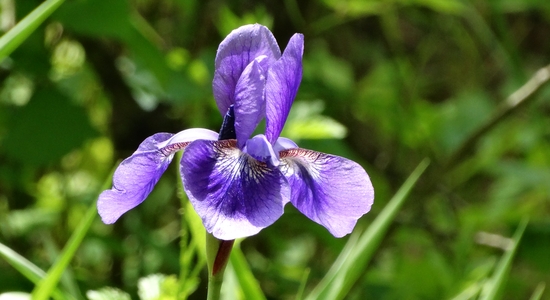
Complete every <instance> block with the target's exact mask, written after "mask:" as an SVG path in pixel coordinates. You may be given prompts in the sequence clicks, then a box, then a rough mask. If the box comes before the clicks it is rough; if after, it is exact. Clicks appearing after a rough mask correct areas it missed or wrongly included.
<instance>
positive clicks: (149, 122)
mask: <svg viewBox="0 0 550 300" xmlns="http://www.w3.org/2000/svg"><path fill="white" fill-rule="evenodd" d="M40 3H41V1H38V0H27V1H15V0H2V1H0V31H2V32H6V31H8V30H9V29H10V28H11V27H13V26H14V24H15V22H17V21H19V20H21V19H22V18H23V17H24V16H26V15H27V14H28V13H29V12H30V11H32V10H33V9H34V8H35V7H37V6H38V5H39V4H40ZM254 22H258V23H262V24H264V25H266V26H268V27H270V28H271V29H272V31H273V32H274V34H275V36H276V38H277V39H278V41H279V43H280V45H281V46H282V47H281V48H284V46H285V44H286V42H287V41H288V38H289V37H290V36H291V35H292V34H293V33H295V32H301V33H304V35H305V38H306V43H305V54H304V78H303V82H302V85H301V88H300V90H299V93H298V96H297V99H296V103H295V105H294V107H293V110H292V111H291V114H290V116H289V120H288V121H287V125H286V128H285V132H284V135H285V136H288V137H291V138H293V139H294V140H296V141H297V142H298V143H299V145H300V146H302V147H304V148H309V149H315V150H318V151H323V152H328V153H334V154H338V155H341V156H345V157H348V158H351V159H354V160H356V161H358V162H359V163H361V164H362V165H363V166H364V167H365V169H366V170H367V171H368V172H369V174H370V175H371V177H372V180H373V182H374V186H375V191H376V198H375V205H374V207H373V209H372V212H370V213H369V214H368V215H367V216H365V217H364V218H362V219H361V220H360V222H359V224H358V228H359V229H363V228H366V227H368V225H369V224H370V223H371V222H372V220H373V219H374V217H375V216H376V215H377V214H378V213H379V212H380V211H381V210H382V209H383V208H384V206H385V204H386V203H387V201H388V199H390V198H391V195H392V194H393V193H394V192H395V191H396V190H397V188H398V187H399V186H400V185H401V184H402V183H403V181H404V180H405V179H406V178H407V176H408V175H409V174H410V173H411V172H412V171H413V169H414V168H415V167H416V166H417V165H418V163H419V162H420V161H421V160H422V159H423V158H424V157H429V158H431V160H432V164H431V166H430V167H429V169H428V170H427V171H426V174H425V175H423V177H422V178H421V179H420V181H419V183H418V184H417V186H416V187H415V189H414V191H413V192H412V194H411V195H410V196H409V200H408V201H407V203H405V205H404V207H403V208H402V209H401V210H400V212H399V213H398V215H397V218H396V220H395V222H394V223H393V224H392V226H391V227H390V230H389V232H388V234H387V235H386V236H385V238H384V240H383V242H382V244H381V246H380V247H379V248H378V250H377V252H376V254H375V256H374V259H373V260H372V261H371V262H370V264H369V265H368V268H367V269H365V270H364V272H363V275H362V276H361V277H360V279H359V281H358V282H357V283H356V284H355V285H354V286H353V288H352V289H351V291H350V293H349V294H348V296H347V299H365V298H369V299H444V298H453V297H455V296H460V297H463V298H460V297H458V298H459V299H468V295H469V294H468V292H469V291H472V290H476V289H477V291H479V289H480V288H481V287H480V286H479V284H480V282H483V280H485V279H486V278H489V277H490V276H491V275H492V274H493V271H494V270H495V266H496V265H497V261H498V259H499V258H500V257H501V256H503V253H505V251H504V250H505V249H508V248H507V247H508V246H509V244H510V237H511V236H512V233H513V232H514V230H515V228H516V227H517V224H518V223H520V220H522V219H523V218H524V217H529V219H530V222H529V226H527V228H526V229H525V233H524V236H523V238H522V240H521V243H520V245H519V246H518V249H517V253H516V257H515V260H514V263H513V265H512V267H511V272H510V275H509V276H508V280H507V281H506V284H505V286H504V287H503V289H502V290H501V296H502V297H503V298H504V299H526V298H528V297H530V296H531V295H532V294H533V292H534V291H535V290H537V291H540V290H541V286H543V285H541V283H542V284H549V283H550V255H549V254H548V253H549V251H550V118H549V117H550V101H549V98H550V89H549V88H548V87H546V86H543V87H542V88H541V89H540V91H539V92H538V93H537V94H536V95H535V96H534V97H532V99H531V98H530V99H529V101H528V103H527V105H521V106H519V107H517V108H514V109H513V110H511V112H510V113H509V114H507V115H506V116H504V117H498V111H499V107H501V106H502V105H503V103H504V101H505V100H506V98H507V97H508V96H509V95H510V94H512V93H513V92H514V91H516V90H517V89H519V88H520V87H521V86H522V85H523V84H524V83H525V82H527V80H528V79H529V78H530V77H531V76H532V75H533V74H534V73H535V72H536V71H537V70H538V69H539V68H542V67H545V66H546V65H548V64H549V63H550V56H549V53H550V39H549V38H548V33H549V32H550V2H548V1H545V0H529V1H527V0H526V1H511V0H486V1H483V0H347V1H336V0H304V1H297V0H284V1H265V2H257V1H196V0H161V1H155V0H119V1H110V0H72V1H71V0H67V1H65V3H63V4H62V5H61V6H60V7H59V8H58V9H57V10H56V11H55V12H54V13H53V15H52V16H51V17H50V18H49V19H48V20H47V21H46V22H45V23H44V24H43V25H42V26H41V27H39V28H38V29H37V30H36V31H35V32H34V33H33V34H32V35H31V36H30V37H29V38H28V39H27V40H26V41H25V42H24V43H23V44H22V45H21V46H19V47H18V48H17V49H16V50H15V51H14V52H13V53H12V54H11V55H10V57H9V58H6V59H5V60H3V61H1V62H0V86H1V90H0V243H2V244H5V245H8V246H9V247H10V248H11V249H13V250H15V251H16V252H17V253H18V254H19V255H21V256H22V257H25V258H27V259H28V260H29V261H31V262H32V263H34V264H35V265H36V266H38V267H39V268H41V269H43V270H47V269H48V268H49V267H50V266H51V265H52V264H53V262H54V261H55V259H56V257H57V256H58V255H59V252H60V249H61V248H62V247H63V245H65V243H66V241H67V240H68V238H69V237H70V236H71V234H72V233H73V231H74V230H75V229H76V228H77V226H78V224H79V222H80V221H81V220H82V219H83V218H84V215H85V214H86V210H87V209H88V207H89V206H90V205H91V204H92V203H93V202H94V201H95V200H96V199H95V197H96V196H97V191H98V189H100V187H101V185H102V182H103V181H104V180H105V178H107V177H108V176H109V172H110V170H111V169H112V168H113V166H114V165H115V163H116V161H118V160H119V159H121V158H124V157H126V156H127V155H129V154H130V153H131V152H133V151H134V150H135V149H136V148H137V146H138V145H139V143H140V142H141V141H142V140H143V139H145V138H146V137H147V136H149V135H151V134H153V133H156V132H173V133H174V132H177V131H180V130H182V129H185V128H190V127H204V128H210V129H213V130H217V129H218V128H219V126H220V124H221V117H220V116H219V113H218V111H217V108H216V106H215V103H214V100H213V97H212V91H211V85H210V83H211V79H212V74H213V68H214V57H215V53H216V49H217V45H218V44H219V42H220V41H221V40H222V39H223V38H224V37H225V35H226V34H227V33H229V32H230V31H231V30H232V29H234V28H236V27H238V26H240V25H243V24H247V23H254ZM495 116H497V117H495ZM489 120H495V122H494V126H491V127H490V128H489V130H488V131H486V132H484V133H483V135H481V136H480V138H479V139H475V140H473V143H472V147H469V148H468V149H466V150H465V151H461V152H459V149H461V146H462V145H464V144H465V142H466V141H468V140H469V139H471V137H472V136H473V134H474V133H475V132H476V130H477V129H478V128H480V126H483V125H484V124H487V122H489ZM457 153H458V154H459V155H458V157H456V156H453V155H456V154H457ZM453 157H454V158H456V160H455V162H453V163H452V164H450V163H449V159H450V158H453ZM178 180H179V179H178V178H177V168H176V167H175V166H171V167H170V169H169V171H168V172H167V174H166V175H165V176H164V177H163V178H162V179H161V181H160V182H159V184H158V185H157V186H156V188H155V190H154V191H153V193H152V194H151V195H150V197H149V199H148V201H145V202H144V203H143V204H142V205H140V206H139V207H138V208H137V209H135V210H132V211H131V212H129V213H127V214H126V215H125V216H124V217H123V218H121V220H120V221H118V222H117V223H116V224H115V225H110V226H106V225H104V224H102V223H101V221H99V220H98V219H96V220H95V221H94V223H93V224H92V227H91V229H90V231H89V232H88V234H87V236H86V237H85V239H84V241H83V242H82V244H81V245H80V248H79V250H78V252H77V253H76V256H75V258H74V260H73V261H72V263H71V267H70V269H68V271H67V272H66V274H65V276H64V277H63V278H62V279H61V284H62V285H63V287H64V288H65V290H68V291H71V295H73V296H74V297H76V298H77V299H78V298H83V297H84V296H83V295H86V297H88V298H90V299H103V298H102V297H108V296H109V295H110V297H115V298H117V297H118V298H120V299H122V297H126V296H124V295H126V294H125V293H124V292H123V291H125V292H126V293H129V294H130V295H132V297H137V295H138V294H139V295H141V297H142V299H154V297H155V295H158V294H159V293H160V294H163V295H165V296H166V295H175V294H177V293H178V292H177V291H181V290H182V289H183V290H186V291H188V292H192V291H195V292H194V293H193V294H192V295H191V297H192V298H195V299H202V298H204V297H205V286H206V273H205V271H204V268H199V269H196V270H192V268H191V267H190V268H189V272H188V273H186V274H183V273H185V272H183V273H182V271H181V270H182V268H181V265H182V264H183V263H184V262H185V263H189V264H190V265H198V266H199V267H201V266H203V265H204V258H201V254H198V253H199V252H200V250H201V249H202V248H201V247H203V246H201V245H200V244H190V246H189V249H190V250H189V251H188V252H183V253H180V245H183V246H186V245H187V244H188V242H192V239H190V238H189V236H187V235H183V237H181V233H182V232H184V233H185V232H187V233H196V232H197V231H200V226H199V227H198V229H197V226H195V225H193V224H196V220H195V223H193V221H190V220H193V216H191V215H190V214H191V212H190V211H189V209H190V207H189V206H188V205H187V206H183V208H182V203H180V201H179V200H178V199H179V198H181V197H179V196H180V195H181V193H182V190H181V187H180V186H178V185H179V184H180V183H178ZM184 205H185V204H184ZM286 210H287V212H286V214H285V215H284V216H283V217H282V218H281V219H280V220H279V221H277V222H276V223H275V224H274V225H273V226H271V227H269V228H267V229H265V230H263V231H262V232H261V233H260V234H258V235H257V236H254V237H251V238H248V239H246V240H245V241H243V242H242V244H241V245H240V248H241V249H242V252H243V253H244V257H245V258H246V260H247V261H248V263H249V264H250V267H251V269H252V272H253V273H254V276H255V277H256V279H257V280H258V282H259V285H260V287H261V289H262V290H263V291H264V293H265V295H266V297H267V298H268V299H294V297H295V295H296V294H297V293H298V291H299V290H300V289H301V288H303V289H304V290H305V291H306V294H307V292H309V291H311V290H312V289H313V288H314V286H315V284H316V283H318V282H319V281H320V280H321V279H322V278H323V276H324V275H325V273H326V272H327V270H328V269H329V268H330V266H331V265H332V263H333V261H334V260H335V258H336V257H337V256H338V254H339V253H340V251H341V250H342V248H343V247H344V244H345V242H346V240H347V238H344V239H335V238H333V237H332V236H331V235H330V234H329V233H328V232H326V230H324V229H323V228H322V227H320V226H318V225H316V224H314V223H312V222H310V221H309V220H307V219H306V218H305V217H303V216H302V215H301V214H299V213H297V212H296V211H295V210H294V208H292V207H290V206H289V207H287V209H286ZM182 214H183V215H184V216H185V220H187V223H186V222H183V223H182V221H181V219H182ZM185 224H188V226H189V228H186V227H185V226H186V225H185ZM189 224H190V225H189ZM240 267H242V266H240V265H239V266H236V267H235V268H233V269H231V270H229V272H228V275H227V278H226V280H227V282H228V283H227V284H228V286H232V285H231V284H232V283H231V282H232V281H235V280H237V279H236V278H237V277H238V274H235V272H236V270H237V269H238V268H240ZM152 274H166V275H152ZM174 275H175V276H180V277H181V276H184V275H185V276H188V278H189V282H188V284H187V285H186V286H185V287H180V286H178V283H177V280H176V278H175V276H174ZM140 278H141V279H140ZM107 287H109V288H107ZM159 287H161V288H159ZM155 288H159V289H161V290H162V291H163V292H157V294H155V293H154V292H155V291H154V289H155ZM32 289H33V284H32V282H30V281H28V280H27V279H26V278H25V277H24V276H23V275H21V274H20V273H18V271H16V269H14V268H12V267H11V266H10V265H9V264H8V263H7V262H5V261H3V260H0V293H2V292H7V291H25V292H30V291H31V290H32ZM148 292H149V293H152V294H149V295H153V296H147V295H146V294H147V293H148ZM229 293H231V291H229ZM232 295H236V294H232ZM474 295H475V293H474ZM237 296H238V295H237ZM545 296H546V297H547V298H548V292H546V295H544V294H543V296H542V297H543V299H545V298H544V297H545Z"/></svg>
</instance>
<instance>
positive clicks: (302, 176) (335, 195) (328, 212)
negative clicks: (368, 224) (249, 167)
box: [279, 148, 374, 237]
mask: <svg viewBox="0 0 550 300" xmlns="http://www.w3.org/2000/svg"><path fill="white" fill-rule="evenodd" d="M279 155H280V156H281V165H280V167H279V168H280V169H281V171H282V172H283V174H285V176H286V177H287V179H288V181H289V183H290V187H291V191H292V197H291V200H290V201H291V202H292V204H294V206H295V207H296V208H297V209H298V210H299V211H300V212H302V213H303V214H304V215H306V216H307V217H308V218H310V219H311V220H313V221H315V222H317V223H319V224H321V225H323V226H324V227H325V228H327V229H328V230H329V231H330V233H332V234H333V235H334V236H335V237H342V236H344V235H346V234H348V233H350V232H351V231H352V230H353V228H354V227H355V224H356V223H357V219H359V218H360V217H361V216H362V215H364V214H366V213H367V212H368V211H369V210H370V208H371V206H372V203H373V201H374V190H373V187H372V183H371V181H370V179H369V176H368V175H367V173H366V172H365V170H364V169H363V168H362V167H361V166H360V165H358V164H357V163H355V162H353V161H351V160H349V159H345V158H342V157H339V156H334V155H329V154H324V153H320V152H315V151H311V150H306V149H300V148H296V149H290V150H284V151H282V152H281V153H279Z"/></svg>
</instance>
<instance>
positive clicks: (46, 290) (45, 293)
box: [32, 169, 114, 300]
mask: <svg viewBox="0 0 550 300" xmlns="http://www.w3.org/2000/svg"><path fill="white" fill-rule="evenodd" d="M113 173H114V169H113V171H112V172H111V176H109V177H108V178H107V180H106V181H105V183H104V184H103V186H102V187H101V189H100V190H99V191H98V193H97V196H99V193H100V192H102V191H103V190H105V189H107V188H109V187H110V186H111V180H112V174H113ZM97 196H96V197H95V199H97ZM96 216H97V202H96V201H94V202H93V204H92V205H91V206H90V208H88V211H86V214H85V215H84V218H83V219H82V221H81V222H80V223H79V224H78V226H77V228H76V229H75V231H74V232H73V234H72V235H71V237H70V238H69V241H68V242H67V244H66V245H65V247H64V248H63V251H61V255H60V256H59V258H58V259H57V260H56V261H55V263H54V265H53V266H52V267H51V268H50V269H49V270H48V273H47V274H46V277H45V278H44V279H43V280H42V281H40V282H39V283H38V285H36V287H35V288H34V290H33V291H32V299H33V300H42V299H48V298H49V297H50V295H51V294H52V291H53V290H54V289H55V287H56V286H57V284H58V282H59V280H60V279H61V275H63V272H64V271H65V269H67V267H68V266H69V263H70V261H71V260H72V259H73V257H74V255H75V253H76V250H77V249H78V247H79V246H80V244H81V243H82V240H83V239H84V237H85V236H86V234H87V233H88V230H89V229H90V226H92V223H93V221H94V220H95V218H96Z"/></svg>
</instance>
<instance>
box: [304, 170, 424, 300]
mask: <svg viewBox="0 0 550 300" xmlns="http://www.w3.org/2000/svg"><path fill="white" fill-rule="evenodd" d="M428 165H429V160H428V159H424V160H423V161H422V162H421V163H420V164H419V165H418V167H416V169H415V170H414V171H413V173H412V174H411V175H410V176H409V178H407V180H406V181H405V183H404V184H403V185H402V186H401V188H399V190H398V191H397V193H396V194H395V196H394V197H393V198H392V199H391V200H390V202H389V203H388V204H387V205H386V207H385V208H384V209H383V210H382V212H381V213H380V215H378V217H377V218H376V219H375V220H374V222H373V223H372V224H371V225H370V226H369V228H368V229H367V230H365V231H364V232H363V233H360V234H356V235H355V236H354V235H352V237H350V240H349V241H348V243H347V244H346V246H345V247H344V249H343V251H342V253H340V255H339V256H338V258H337V259H336V261H335V263H334V264H333V265H332V267H331V268H330V270H329V271H328V272H327V274H326V275H325V277H324V278H323V280H321V282H320V283H319V284H318V285H317V287H316V288H315V289H314V290H313V291H312V293H311V294H310V295H308V297H307V298H306V299H310V300H314V299H315V300H316V299H331V300H332V299H343V298H344V297H345V296H346V294H347V293H348V292H349V290H350V289H351V287H352V286H353V284H354V283H355V282H356V281H357V279H358V278H359V277H360V276H361V274H362V273H363V272H364V269H365V267H366V266H367V264H368V262H369V261H370V259H371V257H372V256H373V254H374V252H375V251H376V249H377V248H378V245H379V244H380V242H381V241H382V239H383V238H384V235H385V233H386V231H387V230H388V227H389V226H390V224H391V222H392V221H393V219H394V218H395V216H396V215H397V212H398V211H399V209H400V208H401V206H402V205H403V203H404V202H405V199H406V198H407V195H408V194H409V192H410V191H411V190H412V188H413V187H414V185H415V184H416V182H417V181H418V179H419V178H420V175H422V173H423V172H424V171H425V170H426V168H427V167H428Z"/></svg>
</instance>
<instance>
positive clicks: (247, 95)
mask: <svg viewBox="0 0 550 300" xmlns="http://www.w3.org/2000/svg"><path fill="white" fill-rule="evenodd" d="M263 57H264V58H265V56H263ZM264 60H265V59H264ZM262 69H263V68H262V67H261V66H260V62H258V61H256V60H253V61H252V62H251V63H250V64H249V65H248V66H247V67H246V69H244V71H243V74H242V76H241V78H240V79H239V81H238V82H237V87H236V89H235V132H236V134H237V143H238V146H239V148H240V149H242V148H243V147H244V145H245V143H246V140H247V139H248V138H249V137H250V135H251V134H252V132H254V129H256V126H257V125H258V123H260V121H261V120H262V118H263V117H264V115H265V97H264V88H265V75H264V74H263V73H264V71H263V70H262Z"/></svg>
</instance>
